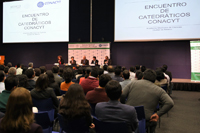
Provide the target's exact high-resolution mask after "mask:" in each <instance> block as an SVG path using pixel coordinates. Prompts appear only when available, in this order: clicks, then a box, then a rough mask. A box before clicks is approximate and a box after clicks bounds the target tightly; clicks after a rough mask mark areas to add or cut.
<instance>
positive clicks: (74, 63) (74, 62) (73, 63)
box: [70, 56, 76, 65]
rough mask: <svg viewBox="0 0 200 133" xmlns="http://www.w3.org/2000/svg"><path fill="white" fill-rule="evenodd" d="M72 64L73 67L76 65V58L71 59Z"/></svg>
mask: <svg viewBox="0 0 200 133" xmlns="http://www.w3.org/2000/svg"><path fill="white" fill-rule="evenodd" d="M70 64H71V65H76V60H74V56H72V57H71V61H70Z"/></svg>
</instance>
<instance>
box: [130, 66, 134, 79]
mask: <svg viewBox="0 0 200 133" xmlns="http://www.w3.org/2000/svg"><path fill="white" fill-rule="evenodd" d="M129 72H130V79H134V78H135V73H134V72H135V67H133V66H132V67H130V69H129Z"/></svg>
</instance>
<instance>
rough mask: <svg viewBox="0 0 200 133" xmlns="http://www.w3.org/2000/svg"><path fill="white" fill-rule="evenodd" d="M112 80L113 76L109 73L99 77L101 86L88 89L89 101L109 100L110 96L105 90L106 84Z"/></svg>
mask: <svg viewBox="0 0 200 133" xmlns="http://www.w3.org/2000/svg"><path fill="white" fill-rule="evenodd" d="M110 80H112V78H111V77H110V76H109V75H107V74H102V75H101V76H100V78H99V86H98V87H96V88H95V89H94V90H91V91H88V93H87V94H86V99H87V100H88V102H89V103H93V104H96V103H99V102H107V101H109V98H108V96H107V94H106V91H105V86H106V84H107V83H108V82H109V81H110Z"/></svg>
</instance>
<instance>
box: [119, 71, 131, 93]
mask: <svg viewBox="0 0 200 133" xmlns="http://www.w3.org/2000/svg"><path fill="white" fill-rule="evenodd" d="M122 77H123V78H124V81H122V82H120V85H121V86H122V90H123V89H124V88H125V86H127V85H128V84H130V83H131V79H130V78H129V77H130V72H129V71H128V70H124V71H123V75H122Z"/></svg>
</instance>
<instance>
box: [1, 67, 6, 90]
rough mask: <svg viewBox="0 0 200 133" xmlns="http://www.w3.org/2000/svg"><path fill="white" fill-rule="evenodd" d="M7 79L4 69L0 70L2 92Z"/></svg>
mask: <svg viewBox="0 0 200 133" xmlns="http://www.w3.org/2000/svg"><path fill="white" fill-rule="evenodd" d="M5 79H6V76H5V73H4V71H2V70H0V93H2V91H3V90H5V84H4V81H5Z"/></svg>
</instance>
